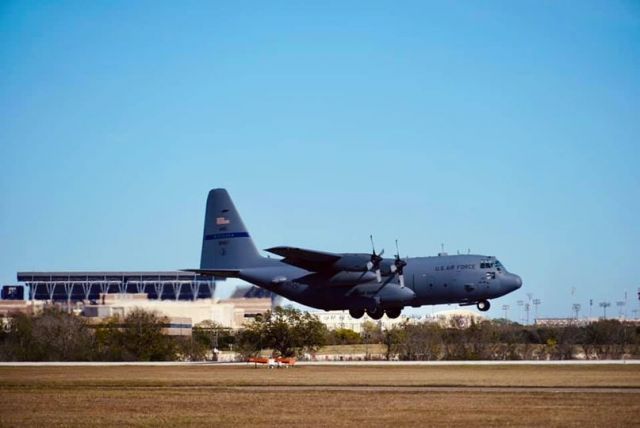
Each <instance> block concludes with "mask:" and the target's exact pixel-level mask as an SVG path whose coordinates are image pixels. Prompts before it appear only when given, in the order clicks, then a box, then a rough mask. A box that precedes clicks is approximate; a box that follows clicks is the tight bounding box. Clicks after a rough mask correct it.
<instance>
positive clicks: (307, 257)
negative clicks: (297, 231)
mask: <svg viewBox="0 0 640 428" xmlns="http://www.w3.org/2000/svg"><path fill="white" fill-rule="evenodd" d="M265 251H268V252H270V253H272V254H276V255H278V256H282V257H284V259H283V260H282V261H283V262H284V263H287V264H289V265H292V266H296V267H299V268H302V269H306V270H308V271H311V272H322V271H326V270H330V269H331V267H332V265H333V264H334V263H335V262H337V261H338V260H340V259H341V258H342V255H341V254H335V253H327V252H324V251H315V250H305V249H304V248H296V247H273V248H268V249H266V250H265Z"/></svg>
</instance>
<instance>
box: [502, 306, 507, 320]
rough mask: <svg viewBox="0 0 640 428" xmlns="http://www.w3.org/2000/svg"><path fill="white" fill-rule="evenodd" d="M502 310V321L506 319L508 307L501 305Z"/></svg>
mask: <svg viewBox="0 0 640 428" xmlns="http://www.w3.org/2000/svg"><path fill="white" fill-rule="evenodd" d="M502 310H503V311H504V319H505V320H506V319H507V312H508V311H509V305H502Z"/></svg>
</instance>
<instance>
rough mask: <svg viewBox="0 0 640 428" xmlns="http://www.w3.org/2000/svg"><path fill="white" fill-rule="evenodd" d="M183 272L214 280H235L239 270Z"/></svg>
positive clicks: (189, 270)
mask: <svg viewBox="0 0 640 428" xmlns="http://www.w3.org/2000/svg"><path fill="white" fill-rule="evenodd" d="M182 271H183V272H193V273H197V274H198V275H203V276H214V277H216V278H237V277H239V276H240V270H239V269H182Z"/></svg>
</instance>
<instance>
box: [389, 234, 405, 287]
mask: <svg viewBox="0 0 640 428" xmlns="http://www.w3.org/2000/svg"><path fill="white" fill-rule="evenodd" d="M406 265H407V262H405V261H404V260H402V259H401V258H400V250H399V249H398V240H397V239H396V259H395V260H394V261H393V267H392V271H393V272H395V273H396V274H397V275H398V280H400V287H404V273H403V272H404V267H405V266H406Z"/></svg>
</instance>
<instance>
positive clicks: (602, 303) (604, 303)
mask: <svg viewBox="0 0 640 428" xmlns="http://www.w3.org/2000/svg"><path fill="white" fill-rule="evenodd" d="M609 306H611V303H610V302H600V307H601V308H602V310H603V313H604V319H607V308H608V307H609Z"/></svg>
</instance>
